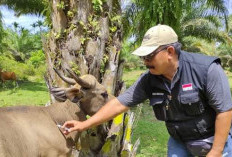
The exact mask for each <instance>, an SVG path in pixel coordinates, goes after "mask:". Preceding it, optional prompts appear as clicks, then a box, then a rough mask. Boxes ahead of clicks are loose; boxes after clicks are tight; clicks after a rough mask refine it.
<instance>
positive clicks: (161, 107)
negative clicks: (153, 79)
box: [150, 95, 167, 121]
mask: <svg viewBox="0 0 232 157" xmlns="http://www.w3.org/2000/svg"><path fill="white" fill-rule="evenodd" d="M164 100H165V99H164V95H156V96H153V97H152V98H151V99H150V105H151V106H152V108H153V111H154V113H155V116H156V118H157V119H158V120H162V121H166V120H167V113H166V108H165V107H166V106H165V101H164Z"/></svg>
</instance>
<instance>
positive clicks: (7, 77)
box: [0, 69, 18, 86]
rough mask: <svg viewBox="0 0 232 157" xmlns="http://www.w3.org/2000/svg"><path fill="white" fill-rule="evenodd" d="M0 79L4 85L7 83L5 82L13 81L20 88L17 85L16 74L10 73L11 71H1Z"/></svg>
mask: <svg viewBox="0 0 232 157" xmlns="http://www.w3.org/2000/svg"><path fill="white" fill-rule="evenodd" d="M0 79H1V81H2V83H5V81H7V80H13V81H14V82H15V83H16V85H17V86H18V83H17V78H16V75H15V73H14V72H10V71H2V69H0Z"/></svg>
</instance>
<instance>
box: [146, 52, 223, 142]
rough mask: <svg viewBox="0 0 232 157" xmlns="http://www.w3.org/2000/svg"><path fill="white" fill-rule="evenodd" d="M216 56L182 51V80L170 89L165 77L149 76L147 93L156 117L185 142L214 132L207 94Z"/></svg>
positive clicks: (180, 58) (180, 56) (213, 115)
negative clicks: (165, 82)
mask: <svg viewBox="0 0 232 157" xmlns="http://www.w3.org/2000/svg"><path fill="white" fill-rule="evenodd" d="M213 62H219V63H220V59H218V58H216V57H210V56H205V55H202V54H197V53H188V52H184V51H181V52H180V54H179V69H178V73H179V74H178V75H177V76H179V79H178V81H177V82H176V83H175V85H174V86H173V88H172V89H171V90H170V88H167V87H166V86H165V84H164V79H163V78H162V77H161V76H157V75H152V74H150V73H148V74H147V75H148V76H147V77H146V78H147V79H148V80H147V82H148V83H147V86H146V89H145V90H146V93H147V95H148V96H149V99H150V105H151V106H152V107H153V110H154V112H155V115H156V118H157V119H158V120H163V121H165V123H166V126H167V129H168V132H169V134H170V135H171V136H172V137H173V138H175V139H177V140H181V141H184V142H186V141H190V140H198V139H204V138H208V137H210V136H213V135H214V127H215V118H216V113H215V111H214V110H213V109H212V108H211V107H210V106H209V104H208V99H207V97H206V95H205V90H206V81H207V80H206V79H207V72H208V69H209V66H210V65H211V64H212V63H213Z"/></svg>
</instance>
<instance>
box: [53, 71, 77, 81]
mask: <svg viewBox="0 0 232 157" xmlns="http://www.w3.org/2000/svg"><path fill="white" fill-rule="evenodd" d="M53 69H54V70H55V72H56V73H57V75H58V76H59V77H60V78H61V79H62V80H63V81H64V82H66V83H68V84H71V85H75V84H76V81H75V80H74V79H71V78H68V77H65V76H63V75H62V74H61V73H60V72H59V71H57V70H56V69H55V68H53Z"/></svg>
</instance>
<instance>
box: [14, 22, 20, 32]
mask: <svg viewBox="0 0 232 157" xmlns="http://www.w3.org/2000/svg"><path fill="white" fill-rule="evenodd" d="M13 26H14V29H15V32H16V33H17V32H18V27H19V24H18V23H17V22H13Z"/></svg>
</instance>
